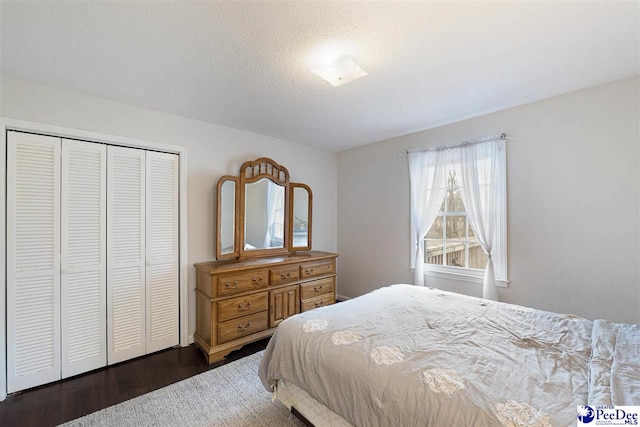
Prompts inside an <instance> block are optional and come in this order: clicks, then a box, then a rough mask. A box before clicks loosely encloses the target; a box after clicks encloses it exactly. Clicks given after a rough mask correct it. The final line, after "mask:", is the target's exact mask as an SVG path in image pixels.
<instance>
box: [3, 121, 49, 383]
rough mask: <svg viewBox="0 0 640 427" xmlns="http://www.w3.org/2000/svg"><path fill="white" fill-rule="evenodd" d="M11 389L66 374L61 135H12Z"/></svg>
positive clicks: (9, 210)
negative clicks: (62, 367) (62, 332)
mask: <svg viewBox="0 0 640 427" xmlns="http://www.w3.org/2000/svg"><path fill="white" fill-rule="evenodd" d="M7 142H8V144H7V391H8V392H9V393H13V392H15V391H19V390H23V389H26V388H29V387H34V386H37V385H40V384H44V383H47V382H51V381H55V380H58V379H60V139H59V138H53V137H46V136H40V135H30V134H24V133H18V132H8V138H7Z"/></svg>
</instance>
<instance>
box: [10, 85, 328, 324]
mask: <svg viewBox="0 0 640 427" xmlns="http://www.w3.org/2000/svg"><path fill="white" fill-rule="evenodd" d="M0 116H4V117H11V118H16V119H22V120H29V121H33V122H40V123H47V124H53V125H58V126H65V127H70V128H75V129H81V130H89V131H94V132H103V133H107V134H113V135H120V136H126V137H131V138H139V139H145V140H149V141H156V142H165V143H170V144H177V145H182V146H185V147H187V149H188V153H187V160H188V183H187V185H188V212H189V213H188V218H187V220H188V227H189V263H190V264H191V265H193V264H194V263H196V262H202V261H210V260H214V259H215V235H214V232H215V210H214V205H215V188H216V183H217V181H218V178H220V176H222V175H238V172H239V170H240V166H241V165H242V163H243V162H245V161H247V160H254V159H256V158H258V157H271V158H272V159H274V160H275V161H276V162H278V163H280V164H282V165H284V166H285V167H286V168H287V169H288V170H289V173H290V175H291V180H292V181H293V182H303V183H305V184H307V185H309V186H310V187H311V190H312V191H313V200H314V209H315V210H314V212H313V248H314V249H317V250H325V251H332V252H335V251H336V246H337V243H336V240H337V236H336V227H337V221H336V191H337V182H336V180H337V172H336V167H337V166H336V154H335V153H332V152H329V151H325V150H320V149H316V148H312V147H308V146H304V145H300V144H293V143H289V142H286V141H282V140H278V139H275V138H270V137H267V136H263V135H257V134H253V133H249V132H244V131H240V130H237V129H231V128H227V127H224V126H216V125H213V124H211V123H206V122H201V121H198V120H192V119H188V118H185V117H180V116H175V115H171V114H165V113H161V112H158V111H153V110H148V109H145V108H139V107H134V106H131V105H126V104H122V103H119V102H114V101H110V100H107V99H104V98H99V97H95V96H89V95H84V94H80V93H75V92H69V91H66V90H62V89H58V88H53V87H49V86H44V85H41V84H37V83H33V82H28V81H24V80H18V79H14V78H11V77H7V76H0ZM189 286H190V295H189V298H190V301H189V319H190V325H189V331H190V332H189V333H190V334H193V332H194V330H195V293H194V291H193V289H195V269H194V268H191V271H190V275H189Z"/></svg>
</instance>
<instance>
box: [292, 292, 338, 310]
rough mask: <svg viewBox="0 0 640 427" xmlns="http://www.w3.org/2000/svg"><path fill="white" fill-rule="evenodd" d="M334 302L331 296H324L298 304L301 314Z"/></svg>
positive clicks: (304, 300)
mask: <svg viewBox="0 0 640 427" xmlns="http://www.w3.org/2000/svg"><path fill="white" fill-rule="evenodd" d="M335 302H336V300H335V298H334V296H333V294H325V295H321V296H319V297H316V298H309V299H303V300H302V303H301V304H300V306H301V307H300V308H301V310H300V311H301V312H305V311H308V310H313V309H314V308H318V307H324V306H325V305H331V304H334V303H335Z"/></svg>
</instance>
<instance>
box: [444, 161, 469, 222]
mask: <svg viewBox="0 0 640 427" xmlns="http://www.w3.org/2000/svg"><path fill="white" fill-rule="evenodd" d="M447 184H448V185H447V195H446V198H447V203H448V206H447V212H466V211H465V209H464V204H463V203H462V197H460V186H459V185H458V179H457V177H456V172H455V170H453V169H451V170H450V171H449V177H448V183H447Z"/></svg>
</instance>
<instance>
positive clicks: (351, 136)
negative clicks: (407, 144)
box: [0, 1, 640, 151]
mask: <svg viewBox="0 0 640 427" xmlns="http://www.w3.org/2000/svg"><path fill="white" fill-rule="evenodd" d="M0 13H1V15H0V26H1V33H0V36H1V37H2V38H1V45H0V47H1V52H0V61H1V62H0V72H2V73H3V74H6V75H10V76H14V77H18V78H22V79H26V80H33V81H37V82H41V83H45V84H49V85H52V86H57V87H61V88H65V89H69V90H74V91H78V92H83V93H88V94H93V95H98V96H102V97H105V98H109V99H113V100H117V101H121V102H125V103H129V104H134V105H139V106H144V107H147V108H152V109H155V110H160V111H165V112H169V113H174V114H178V115H182V116H187V117H192V118H195V119H200V120H204V121H208V122H212V123H216V124H220V125H225V126H230V127H234V128H238V129H244V130H247V131H251V132H256V133H260V134H263V135H269V136H273V137H277V138H281V139H284V140H288V141H291V142H296V143H301V144H306V145H314V146H318V147H323V148H326V149H329V150H335V151H339V150H344V149H348V148H351V147H355V146H359V145H363V144H368V143H372V142H376V141H380V140H384V139H387V138H390V137H394V136H398V135H403V134H407V133H411V132H414V131H417V130H421V129H426V128H430V127H434V126H437V125H440V124H444V123H449V122H453V121H456V120H460V119H464V118H467V117H472V116H476V115H480V114H483V113H487V112H491V111H496V110H500V109H503V108H507V107H511V106H515V105H520V104H524V103H527V102H531V101H535V100H538V99H543V98H547V97H550V96H554V95H558V94H562V93H567V92H571V91H574V90H577V89H581V88H585V87H589V86H594V85H597V84H601V83H605V82H609V81H613V80H618V79H621V78H625V77H630V76H633V75H637V74H640V25H639V21H640V3H639V2H637V1H627V2H614V1H602V2H572V1H559V2H535V1H529V2H519V1H510V2H482V1H472V2H451V1H449V2H406V3H405V2H397V1H387V2H326V1H315V2H309V1H287V2H285V1H259V2H257V1H223V2H213V1H208V2H204V1H201V2H188V1H167V2H159V1H144V2H143V1H119V2H107V1H102V2H96V1H90V2H76V1H73V2H71V1H69V2H61V1H33V2H26V1H24V2H23V1H18V2H10V1H2V2H0ZM318 48H321V53H325V54H326V53H330V54H334V55H336V56H338V55H340V54H350V55H351V56H352V57H353V58H354V59H356V61H357V62H358V63H359V64H360V65H361V66H362V67H363V68H364V69H365V70H366V71H367V72H368V73H369V75H368V76H366V77H364V78H361V79H359V80H356V81H353V82H351V83H348V84H345V85H343V86H340V87H337V88H334V87H331V86H329V84H328V83H326V82H325V81H323V80H321V79H320V78H319V77H318V76H316V75H315V74H313V73H311V72H310V71H309V68H311V67H312V66H314V65H318V64H317V62H318V60H319V57H318V54H317V49H318Z"/></svg>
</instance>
